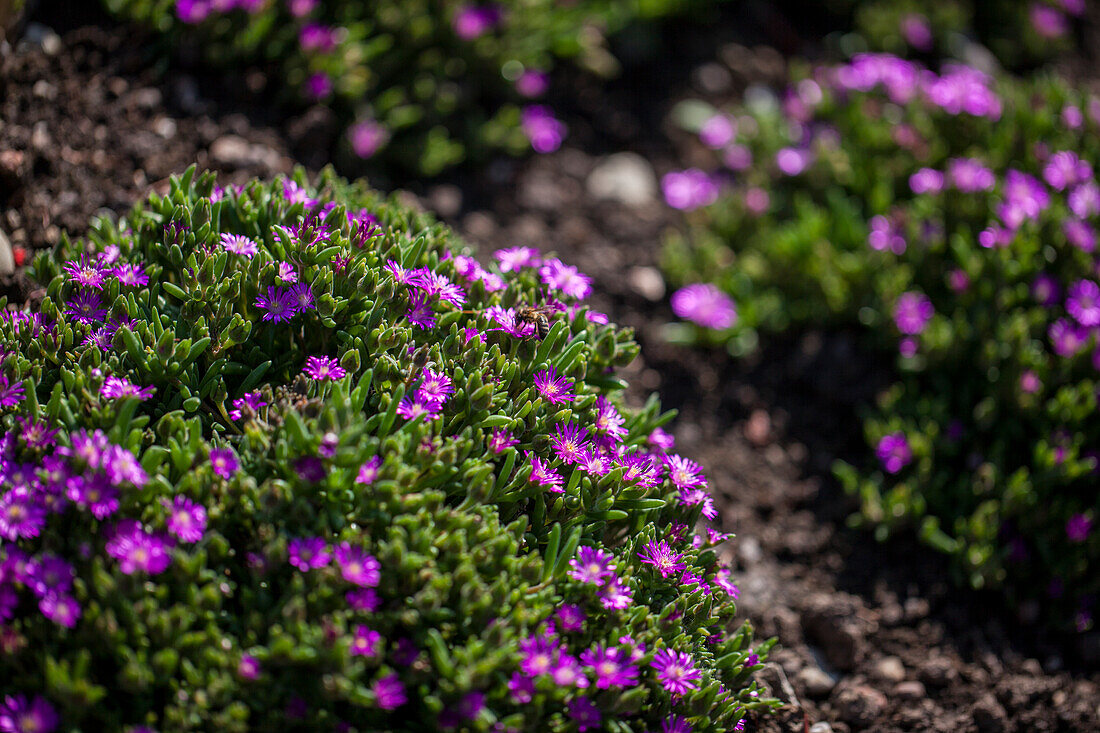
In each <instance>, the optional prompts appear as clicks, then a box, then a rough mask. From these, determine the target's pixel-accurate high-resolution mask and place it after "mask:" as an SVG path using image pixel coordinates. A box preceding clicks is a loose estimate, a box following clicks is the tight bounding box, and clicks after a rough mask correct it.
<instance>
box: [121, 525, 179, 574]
mask: <svg viewBox="0 0 1100 733" xmlns="http://www.w3.org/2000/svg"><path fill="white" fill-rule="evenodd" d="M171 549H172V543H171V541H170V540H168V539H167V538H166V537H164V536H162V535H159V534H150V533H148V532H146V531H145V530H144V529H142V527H141V524H140V523H138V522H137V521H136V520H133V519H124V520H122V521H121V522H119V523H118V525H117V526H116V527H115V530H114V532H113V533H112V535H111V539H109V540H108V541H107V554H108V555H110V556H111V557H113V558H115V559H116V560H118V561H119V563H120V564H119V569H120V570H121V571H122V572H123V573H125V574H126V575H133V574H134V573H135V572H137V571H139V570H140V571H143V572H146V573H148V574H149V575H156V574H158V573H162V572H164V571H165V570H166V569H167V568H168V566H169V565H170V564H171V562H172V555H171Z"/></svg>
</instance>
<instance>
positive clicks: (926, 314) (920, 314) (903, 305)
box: [894, 292, 935, 336]
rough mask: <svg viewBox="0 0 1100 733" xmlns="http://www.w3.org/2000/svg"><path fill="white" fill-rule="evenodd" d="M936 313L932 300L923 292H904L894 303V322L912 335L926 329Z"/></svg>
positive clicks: (900, 329) (900, 328) (905, 332)
mask: <svg viewBox="0 0 1100 733" xmlns="http://www.w3.org/2000/svg"><path fill="white" fill-rule="evenodd" d="M934 313H935V309H934V308H933V307H932V301H930V300H929V299H928V297H927V296H925V295H924V294H923V293H917V292H907V293H902V294H901V295H899V296H898V299H897V302H896V303H894V323H895V324H896V325H897V327H898V330H899V331H901V332H902V333H904V334H908V335H911V336H915V335H917V334H919V333H921V332H922V331H924V327H925V325H927V323H928V321H929V320H931V318H932V315H933V314H934Z"/></svg>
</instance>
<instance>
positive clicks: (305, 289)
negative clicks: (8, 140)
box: [290, 283, 317, 313]
mask: <svg viewBox="0 0 1100 733" xmlns="http://www.w3.org/2000/svg"><path fill="white" fill-rule="evenodd" d="M290 297H291V299H292V300H293V301H294V310H295V312H296V313H305V312H306V311H311V310H317V304H316V301H314V299H313V290H312V289H311V288H310V287H309V285H308V284H307V283H295V284H294V285H291V286H290Z"/></svg>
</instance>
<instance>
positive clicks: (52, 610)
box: [38, 593, 81, 629]
mask: <svg viewBox="0 0 1100 733" xmlns="http://www.w3.org/2000/svg"><path fill="white" fill-rule="evenodd" d="M38 610H39V611H41V612H42V615H43V616H45V617H46V618H48V619H49V620H50V621H53V622H54V623H55V624H57V625H58V626H64V627H65V628H66V629H71V628H73V627H74V626H76V622H77V621H79V620H80V614H81V609H80V604H79V603H77V602H76V599H74V598H72V597H71V596H66V595H59V594H56V593H50V594H47V595H45V596H43V597H42V600H40V601H39V602H38Z"/></svg>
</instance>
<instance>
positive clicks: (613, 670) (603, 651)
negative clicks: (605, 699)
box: [581, 644, 638, 690]
mask: <svg viewBox="0 0 1100 733" xmlns="http://www.w3.org/2000/svg"><path fill="white" fill-rule="evenodd" d="M581 662H582V663H583V664H584V665H585V666H586V667H590V668H591V669H592V672H593V673H594V674H595V675H596V687H597V689H600V690H607V689H610V688H612V687H633V686H634V685H636V684H637V683H638V669H637V668H636V667H635V666H634V664H633V662H632V661H631V660H630V658H629V656H628V655H627V654H625V653H624V652H623V650H622V649H619V648H617V647H611V648H606V647H604V645H603V644H597V645H596V646H595V648H593V649H589V650H588V651H585V652H583V653H582V654H581Z"/></svg>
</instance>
